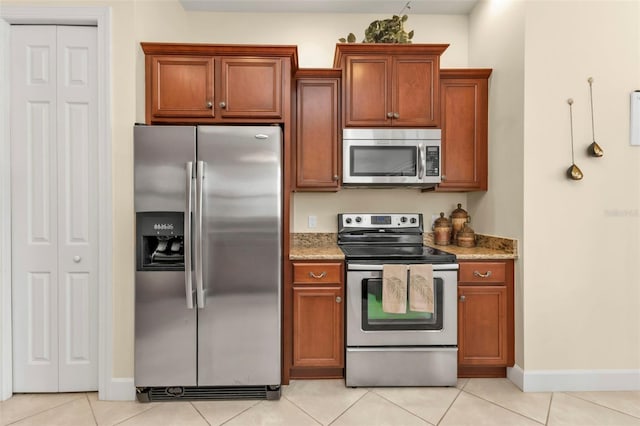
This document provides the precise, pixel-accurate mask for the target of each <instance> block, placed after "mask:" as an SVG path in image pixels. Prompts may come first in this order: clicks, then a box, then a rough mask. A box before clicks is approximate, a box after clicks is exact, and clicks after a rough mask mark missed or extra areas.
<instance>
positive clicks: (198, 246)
mask: <svg viewBox="0 0 640 426" xmlns="http://www.w3.org/2000/svg"><path fill="white" fill-rule="evenodd" d="M203 178H204V161H198V162H197V163H196V212H195V213H196V214H195V221H196V232H195V255H196V258H195V268H196V300H197V302H198V308H199V309H202V308H204V283H203V280H202V185H203Z"/></svg>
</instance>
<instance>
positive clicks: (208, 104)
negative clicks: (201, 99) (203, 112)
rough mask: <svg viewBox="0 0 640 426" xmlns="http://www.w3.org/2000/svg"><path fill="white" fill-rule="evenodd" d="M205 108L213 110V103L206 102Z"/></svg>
mask: <svg viewBox="0 0 640 426" xmlns="http://www.w3.org/2000/svg"><path fill="white" fill-rule="evenodd" d="M207 108H209V109H211V108H213V102H211V101H209V102H207Z"/></svg>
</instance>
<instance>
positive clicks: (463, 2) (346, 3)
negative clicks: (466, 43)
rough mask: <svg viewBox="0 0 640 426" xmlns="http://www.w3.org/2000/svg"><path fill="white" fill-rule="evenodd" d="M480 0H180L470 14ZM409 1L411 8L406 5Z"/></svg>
mask: <svg viewBox="0 0 640 426" xmlns="http://www.w3.org/2000/svg"><path fill="white" fill-rule="evenodd" d="M477 2H478V0H411V1H407V0H399V1H397V0H180V3H182V7H183V8H184V9H185V10H188V11H208V12H250V13H384V14H388V15H397V14H400V13H403V14H408V13H417V14H429V15H431V14H436V15H442V14H446V15H450V14H453V15H467V14H469V12H471V9H473V6H475V4H476V3H477ZM407 4H408V7H406V6H407Z"/></svg>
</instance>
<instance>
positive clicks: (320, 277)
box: [309, 271, 327, 280]
mask: <svg viewBox="0 0 640 426" xmlns="http://www.w3.org/2000/svg"><path fill="white" fill-rule="evenodd" d="M309 276H310V277H311V278H315V279H317V280H321V279H323V278H324V277H326V276H327V271H322V272H320V275H316V274H315V273H313V272H309Z"/></svg>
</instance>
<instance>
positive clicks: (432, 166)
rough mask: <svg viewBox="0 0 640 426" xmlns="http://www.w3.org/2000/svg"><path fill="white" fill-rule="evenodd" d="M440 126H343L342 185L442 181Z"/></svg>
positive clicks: (424, 184) (423, 185) (418, 184)
mask: <svg viewBox="0 0 640 426" xmlns="http://www.w3.org/2000/svg"><path fill="white" fill-rule="evenodd" d="M440 151H441V130H440V129H355V128H349V129H343V131H342V161H343V164H342V183H343V185H344V187H346V188H348V187H378V188H389V187H407V186H408V187H421V188H428V187H433V186H435V185H437V184H439V183H440V182H441V152H440Z"/></svg>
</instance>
